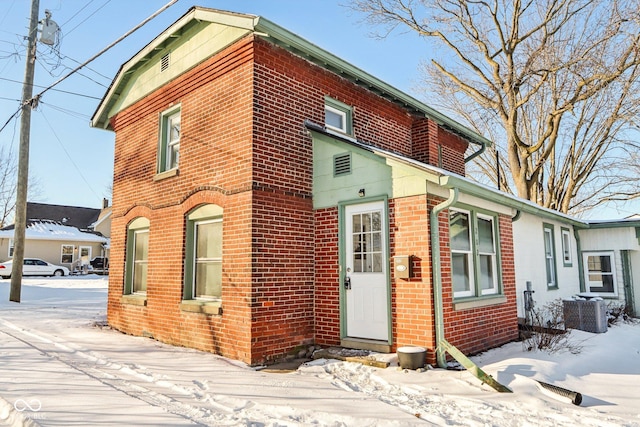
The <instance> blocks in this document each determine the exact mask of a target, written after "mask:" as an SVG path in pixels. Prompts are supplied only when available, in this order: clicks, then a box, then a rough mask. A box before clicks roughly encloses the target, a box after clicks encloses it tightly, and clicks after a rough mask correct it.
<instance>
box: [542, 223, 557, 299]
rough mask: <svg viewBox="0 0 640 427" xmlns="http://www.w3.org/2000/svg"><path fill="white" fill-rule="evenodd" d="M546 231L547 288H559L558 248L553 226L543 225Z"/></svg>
mask: <svg viewBox="0 0 640 427" xmlns="http://www.w3.org/2000/svg"><path fill="white" fill-rule="evenodd" d="M543 230H544V258H545V260H544V262H545V269H546V272H547V288H557V287H558V279H557V275H556V246H555V240H554V238H553V225H551V224H543Z"/></svg>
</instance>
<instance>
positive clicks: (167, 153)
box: [158, 106, 180, 172]
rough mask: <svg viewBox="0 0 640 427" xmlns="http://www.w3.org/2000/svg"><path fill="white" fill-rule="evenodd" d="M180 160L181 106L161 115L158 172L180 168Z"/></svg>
mask: <svg viewBox="0 0 640 427" xmlns="http://www.w3.org/2000/svg"><path fill="white" fill-rule="evenodd" d="M179 159H180V106H177V107H172V108H171V109H169V110H167V111H165V112H164V113H162V114H161V115H160V143H159V147H158V172H165V171H168V170H171V169H177V168H178V160H179Z"/></svg>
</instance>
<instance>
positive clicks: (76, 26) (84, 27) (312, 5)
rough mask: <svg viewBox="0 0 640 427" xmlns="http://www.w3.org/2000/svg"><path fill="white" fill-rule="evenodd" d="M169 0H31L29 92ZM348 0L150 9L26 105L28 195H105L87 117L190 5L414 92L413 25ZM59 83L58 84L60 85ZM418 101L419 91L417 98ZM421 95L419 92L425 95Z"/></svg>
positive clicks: (4, 103) (14, 125)
mask: <svg viewBox="0 0 640 427" xmlns="http://www.w3.org/2000/svg"><path fill="white" fill-rule="evenodd" d="M168 1H169V0H86V1H81V0H40V13H39V16H40V17H41V18H44V11H45V9H49V10H50V11H51V12H52V19H53V20H54V21H56V22H57V23H58V24H59V25H60V26H61V29H62V39H61V42H60V45H59V48H58V50H59V52H58V53H57V54H56V53H54V52H52V51H51V49H50V48H49V47H47V46H46V45H43V44H40V45H39V47H38V50H39V55H38V60H37V66H36V71H35V82H34V84H35V85H36V87H35V90H34V93H38V92H40V91H41V90H42V89H43V88H44V87H47V86H48V85H50V84H52V83H53V82H56V81H57V80H58V79H59V78H60V77H62V76H64V75H66V74H67V73H68V72H69V71H70V70H71V69H74V68H76V67H77V66H78V65H79V64H80V63H83V62H85V61H86V60H87V59H89V58H90V57H92V56H94V55H95V54H96V53H97V52H99V51H100V50H102V49H103V48H105V47H106V46H108V45H109V44H111V43H112V42H113V41H115V40H116V39H118V38H119V37H120V36H122V35H123V34H125V33H126V32H127V31H128V30H129V29H131V28H133V27H134V26H136V25H137V24H139V23H140V22H142V21H143V20H144V19H146V18H147V17H148V16H150V15H152V14H153V13H154V12H156V11H157V10H158V9H160V8H161V7H163V6H164V5H165V4H167V3H168ZM30 3H31V2H30V1H28V0H0V126H2V125H3V124H4V123H5V122H6V121H7V119H9V117H11V116H12V115H13V114H14V113H15V112H16V110H17V109H18V108H19V99H20V98H21V92H22V84H21V82H22V80H23V78H24V68H25V51H26V49H25V41H24V39H23V37H24V35H25V34H26V32H27V28H28V24H29V22H28V20H29V12H30V11H29V8H30ZM346 3H347V0H200V1H197V0H196V1H195V3H194V0H179V1H178V2H177V3H176V4H174V5H173V6H171V7H170V8H169V9H168V10H166V11H165V12H163V13H162V14H161V15H160V16H159V17H157V18H155V19H154V20H153V21H151V22H150V23H148V24H147V25H145V26H144V27H143V28H141V29H140V30H138V31H137V32H136V33H134V34H133V35H132V36H130V37H128V38H127V39H125V40H124V41H123V42H121V43H119V44H118V45H116V46H115V47H113V48H112V49H110V50H109V51H107V52H106V53H105V54H104V55H102V56H101V57H100V58H98V59H97V60H95V61H94V62H92V63H90V64H89V65H88V67H87V68H84V69H82V70H81V71H80V72H79V73H77V74H75V75H73V76H71V77H69V78H68V79H66V80H65V81H64V82H62V83H60V84H59V85H57V86H56V87H55V89H56V90H55V91H53V90H52V91H48V92H46V93H45V95H44V96H43V98H42V100H41V103H40V105H39V107H38V108H37V109H36V110H34V111H33V113H32V132H31V144H30V153H31V154H30V166H29V168H30V174H31V175H32V176H34V177H36V178H37V179H38V180H39V182H40V190H41V191H40V196H39V197H38V198H37V199H34V200H33V201H39V202H44V203H52V204H62V205H71V206H86V207H95V208H98V207H100V206H101V203H102V198H103V197H108V187H109V185H110V183H111V180H112V174H113V146H114V138H115V134H113V133H112V132H110V131H105V130H98V129H92V128H91V127H90V126H89V122H90V117H91V116H92V114H93V113H94V111H95V109H96V107H97V105H98V103H99V100H100V98H102V96H103V95H104V94H105V92H106V90H107V87H108V86H109V84H110V83H111V81H112V79H113V78H114V76H115V74H116V72H117V71H118V68H119V67H120V65H121V64H122V63H124V62H125V61H127V60H128V59H129V58H131V57H132V56H133V55H134V54H135V53H137V52H138V51H139V50H140V49H142V48H143V47H144V46H145V45H146V44H148V43H149V42H150V41H151V40H152V39H153V38H154V37H156V36H157V35H158V34H159V33H161V32H162V31H163V30H165V29H166V28H167V27H168V26H169V25H171V24H172V23H173V22H174V21H176V20H177V19H178V18H179V17H180V16H182V15H183V14H184V13H185V12H186V11H187V10H188V9H189V8H190V7H191V6H193V5H194V4H197V5H199V6H204V7H211V8H218V9H223V10H231V11H235V12H244V13H251V14H256V15H261V16H263V17H265V18H267V19H269V20H270V21H273V22H275V23H276V24H278V25H280V26H282V27H284V28H287V29H288V30H290V31H292V32H294V33H296V34H298V35H299V36H301V37H303V38H305V39H307V40H308V41H310V42H312V43H314V44H316V45H318V46H320V47H322V48H324V49H326V50H328V51H330V52H331V53H333V54H335V55H337V56H339V57H341V58H343V59H344V60H346V61H348V62H350V63H351V64H353V65H355V66H357V67H359V68H361V69H363V70H365V71H366V72H368V73H370V74H372V75H374V76H376V77H378V78H380V79H382V80H383V81H385V82H387V83H389V84H391V85H392V86H394V87H396V88H398V89H400V90H402V91H404V92H406V93H408V94H411V95H413V96H414V97H416V98H418V99H420V98H421V97H422V95H421V94H418V92H417V89H415V88H416V87H417V84H418V81H419V75H420V71H419V63H420V62H421V61H423V60H426V59H429V55H430V54H432V53H433V52H432V51H431V50H430V47H429V45H428V44H427V42H426V41H425V40H423V39H420V38H419V37H418V36H417V35H415V34H410V33H402V32H400V31H396V32H394V33H392V34H391V35H390V36H388V37H387V38H385V39H376V38H374V37H372V36H371V34H372V32H373V31H374V30H375V29H371V28H368V27H367V26H366V24H364V23H362V19H363V16H362V15H358V14H356V13H355V12H353V11H352V10H350V9H349V8H347V7H346V6H345V4H346ZM63 91H64V92H63ZM423 100H424V99H423ZM426 102H427V103H429V101H428V100H426ZM18 142H19V120H13V121H11V122H10V123H9V125H8V126H7V127H6V128H5V129H4V130H3V131H2V132H0V146H1V147H4V148H5V149H9V148H11V149H12V150H13V151H14V152H16V153H17V150H18ZM633 209H634V205H633V204H631V205H629V206H626V207H624V209H622V210H613V209H608V210H605V209H600V210H598V212H597V213H594V214H592V215H591V216H592V217H597V218H599V219H609V218H621V217H625V216H628V215H630V214H632V213H635V211H633Z"/></svg>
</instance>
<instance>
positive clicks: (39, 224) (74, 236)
mask: <svg viewBox="0 0 640 427" xmlns="http://www.w3.org/2000/svg"><path fill="white" fill-rule="evenodd" d="M13 237H14V229H13V227H11V228H8V227H7V228H4V229H2V230H0V238H1V239H13ZM25 240H55V241H65V242H94V243H108V242H109V239H107V238H106V237H103V236H101V235H98V234H94V233H87V232H84V231H81V230H79V229H78V228H77V227H74V226H71V225H64V224H60V223H57V222H55V221H47V220H37V221H31V222H29V224H28V225H27V228H26V230H25Z"/></svg>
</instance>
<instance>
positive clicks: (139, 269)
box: [124, 217, 149, 295]
mask: <svg viewBox="0 0 640 427" xmlns="http://www.w3.org/2000/svg"><path fill="white" fill-rule="evenodd" d="M148 259H149V220H148V219H147V218H143V217H139V218H136V219H135V220H133V221H132V222H131V223H130V224H129V226H128V227H127V248H126V256H125V286H124V293H125V295H131V294H136V295H145V294H146V293H147V271H148Z"/></svg>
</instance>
